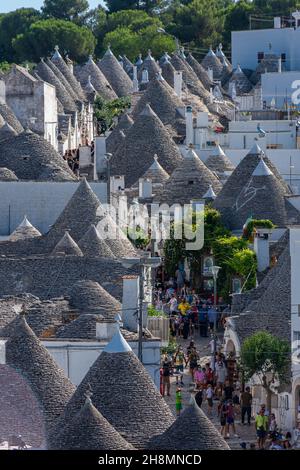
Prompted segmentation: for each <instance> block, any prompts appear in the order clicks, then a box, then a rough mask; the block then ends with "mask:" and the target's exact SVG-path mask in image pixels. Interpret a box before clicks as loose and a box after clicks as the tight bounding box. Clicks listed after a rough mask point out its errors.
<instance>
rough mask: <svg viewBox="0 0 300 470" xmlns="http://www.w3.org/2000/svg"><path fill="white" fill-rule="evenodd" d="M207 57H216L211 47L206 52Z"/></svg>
mask: <svg viewBox="0 0 300 470" xmlns="http://www.w3.org/2000/svg"><path fill="white" fill-rule="evenodd" d="M207 55H208V56H213V57H214V56H215V55H216V54H215V53H214V51H213V50H212V47H211V46H210V48H209V51H208V53H207Z"/></svg>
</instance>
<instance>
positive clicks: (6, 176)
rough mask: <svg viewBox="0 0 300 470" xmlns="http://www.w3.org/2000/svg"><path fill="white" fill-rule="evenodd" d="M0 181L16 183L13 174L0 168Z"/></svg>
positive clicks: (6, 169) (16, 179)
mask: <svg viewBox="0 0 300 470" xmlns="http://www.w3.org/2000/svg"><path fill="white" fill-rule="evenodd" d="M0 181H18V178H17V177H16V175H15V173H14V172H13V171H11V170H9V169H8V168H3V167H1V168H0Z"/></svg>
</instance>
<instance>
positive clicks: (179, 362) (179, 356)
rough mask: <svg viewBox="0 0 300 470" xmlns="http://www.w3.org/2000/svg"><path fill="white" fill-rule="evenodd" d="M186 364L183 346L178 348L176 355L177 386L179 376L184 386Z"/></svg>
mask: <svg viewBox="0 0 300 470" xmlns="http://www.w3.org/2000/svg"><path fill="white" fill-rule="evenodd" d="M184 362H185V357H184V352H183V349H182V347H181V346H178V348H177V350H176V352H175V355H174V364H175V368H176V385H178V379H179V376H180V383H181V385H184V383H183V371H184Z"/></svg>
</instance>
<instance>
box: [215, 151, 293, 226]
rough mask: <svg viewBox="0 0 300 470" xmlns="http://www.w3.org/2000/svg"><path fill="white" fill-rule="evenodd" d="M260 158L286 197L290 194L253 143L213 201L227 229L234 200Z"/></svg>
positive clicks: (247, 181) (271, 165)
mask: <svg viewBox="0 0 300 470" xmlns="http://www.w3.org/2000/svg"><path fill="white" fill-rule="evenodd" d="M261 158H263V160H264V162H265V163H266V164H267V166H268V168H269V169H270V170H271V171H272V173H273V175H274V176H275V177H276V178H277V179H278V180H279V181H280V185H281V186H282V187H283V191H284V193H285V194H286V195H289V194H291V191H290V189H289V188H288V186H287V184H286V183H285V181H283V179H282V178H281V176H280V174H279V173H278V170H277V168H276V167H275V166H274V165H273V163H272V162H271V161H270V160H269V159H268V157H267V156H266V155H265V154H264V153H263V152H262V150H261V148H260V147H259V146H258V145H257V143H255V144H254V145H253V147H252V149H251V150H250V151H249V153H248V154H247V155H246V156H245V157H244V158H243V159H242V160H241V162H240V163H239V164H238V166H237V167H236V168H235V170H234V171H233V172H232V174H231V175H230V177H229V178H228V180H227V181H226V183H225V184H224V186H223V188H222V190H221V191H220V193H219V194H218V196H217V198H216V200H215V201H214V207H215V208H216V209H218V210H219V211H220V212H221V214H222V218H223V220H224V222H225V223H226V224H227V225H228V226H229V227H230V225H231V222H230V219H231V210H232V208H233V207H234V206H235V204H236V199H237V197H238V196H239V194H241V193H242V191H243V189H244V188H245V187H246V186H247V184H248V183H249V181H250V179H251V177H252V173H253V172H254V170H255V168H256V167H257V165H258V164H259V162H260V159H261ZM244 222H245V221H244ZM240 228H241V227H240Z"/></svg>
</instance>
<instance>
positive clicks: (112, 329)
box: [96, 321, 119, 341]
mask: <svg viewBox="0 0 300 470" xmlns="http://www.w3.org/2000/svg"><path fill="white" fill-rule="evenodd" d="M118 328H119V325H118V323H117V322H116V321H99V322H97V323H96V338H97V339H99V340H100V341H110V340H111V339H112V337H113V336H114V334H115V333H116V332H117V331H118Z"/></svg>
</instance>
